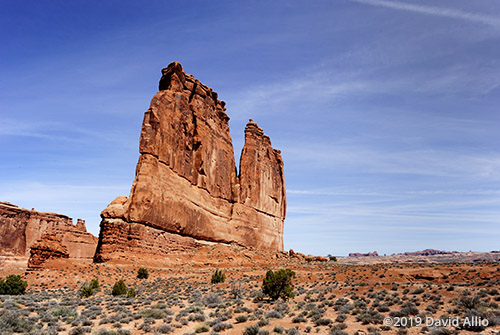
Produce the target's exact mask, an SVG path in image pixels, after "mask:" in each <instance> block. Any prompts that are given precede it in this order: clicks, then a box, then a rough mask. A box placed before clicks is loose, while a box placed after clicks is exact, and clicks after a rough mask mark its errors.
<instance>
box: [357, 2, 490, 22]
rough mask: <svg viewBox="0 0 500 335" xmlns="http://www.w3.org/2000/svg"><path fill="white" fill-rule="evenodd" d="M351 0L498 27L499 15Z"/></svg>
mask: <svg viewBox="0 0 500 335" xmlns="http://www.w3.org/2000/svg"><path fill="white" fill-rule="evenodd" d="M351 1H353V2H358V3H363V4H367V5H372V6H378V7H386V8H391V9H397V10H404V11H409V12H414V13H420V14H426V15H433V16H441V17H448V18H452V19H459V20H466V21H471V22H478V23H482V24H486V25H489V26H493V27H496V28H500V17H498V16H492V15H485V14H477V13H471V12H466V11H461V10H457V9H452V8H442V7H434V6H424V5H415V4H409V3H403V2H399V1H387V0H351Z"/></svg>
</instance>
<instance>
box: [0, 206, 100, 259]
mask: <svg viewBox="0 0 500 335" xmlns="http://www.w3.org/2000/svg"><path fill="white" fill-rule="evenodd" d="M44 235H48V236H50V237H49V240H50V241H55V240H57V241H59V243H60V244H61V246H62V247H63V248H59V250H65V251H64V254H66V255H67V258H72V259H81V260H92V258H93V256H94V253H95V250H96V247H97V238H96V237H95V236H94V235H92V234H91V233H89V232H87V229H86V228H85V221H83V220H81V219H78V220H77V224H76V225H73V220H72V219H71V218H70V217H68V216H66V215H63V214H57V213H44V212H37V211H35V210H34V209H32V210H28V209H25V208H19V207H18V206H16V205H13V204H11V203H8V202H0V254H1V255H2V256H7V257H9V256H10V257H16V258H20V259H25V260H26V262H27V261H28V259H29V258H30V257H35V263H31V264H36V266H37V267H40V266H41V265H42V263H44V261H45V260H47V259H49V258H54V257H58V256H56V255H59V253H58V252H56V253H54V254H53V255H52V256H50V257H38V255H37V252H36V251H35V250H38V251H40V252H41V251H42V249H43V248H38V249H36V248H35V249H33V246H34V245H38V246H39V247H42V244H43V243H42V244H40V243H38V242H40V241H41V239H42V236H44ZM50 243H51V244H52V245H54V243H52V242H50ZM44 254H47V253H45V251H44Z"/></svg>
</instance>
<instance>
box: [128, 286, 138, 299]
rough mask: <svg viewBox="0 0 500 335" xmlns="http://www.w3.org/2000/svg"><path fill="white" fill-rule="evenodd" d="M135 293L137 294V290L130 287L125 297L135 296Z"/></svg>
mask: <svg viewBox="0 0 500 335" xmlns="http://www.w3.org/2000/svg"><path fill="white" fill-rule="evenodd" d="M136 295H137V292H136V291H135V289H134V288H133V287H131V288H130V289H129V290H128V291H127V298H135V296H136Z"/></svg>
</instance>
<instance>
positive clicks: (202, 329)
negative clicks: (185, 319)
mask: <svg viewBox="0 0 500 335" xmlns="http://www.w3.org/2000/svg"><path fill="white" fill-rule="evenodd" d="M209 330H210V328H208V326H207V325H206V324H204V323H202V324H200V325H198V326H197V327H196V329H195V330H194V332H195V333H207V332H208V331H209Z"/></svg>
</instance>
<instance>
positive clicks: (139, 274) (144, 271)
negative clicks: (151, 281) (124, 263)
mask: <svg viewBox="0 0 500 335" xmlns="http://www.w3.org/2000/svg"><path fill="white" fill-rule="evenodd" d="M137 278H139V279H148V278H149V272H148V270H147V269H146V268H140V269H139V271H137Z"/></svg>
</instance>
